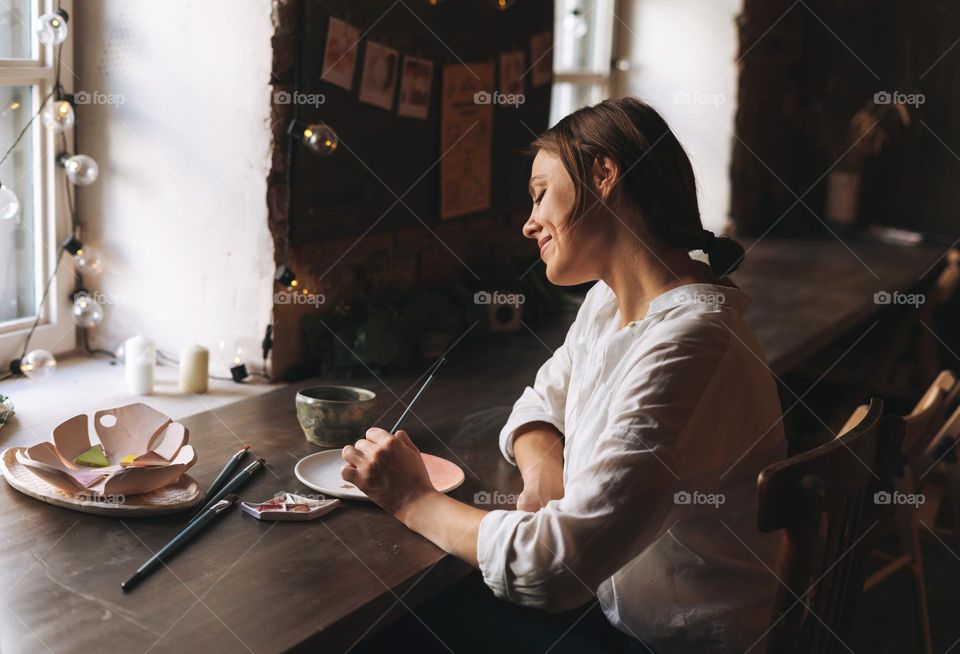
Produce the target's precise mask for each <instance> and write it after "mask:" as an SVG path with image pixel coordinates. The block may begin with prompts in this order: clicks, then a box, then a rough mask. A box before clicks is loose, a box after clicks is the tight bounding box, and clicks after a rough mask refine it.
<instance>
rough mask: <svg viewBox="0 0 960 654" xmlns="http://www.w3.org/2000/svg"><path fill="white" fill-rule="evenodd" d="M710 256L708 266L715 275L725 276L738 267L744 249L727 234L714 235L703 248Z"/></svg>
mask: <svg viewBox="0 0 960 654" xmlns="http://www.w3.org/2000/svg"><path fill="white" fill-rule="evenodd" d="M704 251H705V252H706V253H707V256H708V257H709V258H710V268H711V269H712V270H713V273H714V274H715V275H716V276H717V277H726V276H727V275H729V274H730V273H732V272H733V271H735V270H736V269H737V268H739V267H740V264H741V262H742V261H743V257H744V255H745V254H746V251H745V250H744V249H743V246H742V245H740V244H739V243H737V242H736V241H734V240H733V239H732V238H730V237H728V236H714V238H713V240H712V241H711V242H710V244H709V245H707V247H706V248H705V249H704Z"/></svg>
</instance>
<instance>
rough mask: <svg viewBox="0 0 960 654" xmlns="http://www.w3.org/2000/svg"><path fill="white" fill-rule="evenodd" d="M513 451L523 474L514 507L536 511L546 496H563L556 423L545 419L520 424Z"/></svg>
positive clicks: (558, 435) (553, 497)
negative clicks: (550, 422)
mask: <svg viewBox="0 0 960 654" xmlns="http://www.w3.org/2000/svg"><path fill="white" fill-rule="evenodd" d="M513 453H514V455H515V458H516V460H517V467H519V468H520V476H521V477H522V478H523V492H521V493H520V497H518V498H517V509H518V510H520V511H539V510H540V509H541V508H543V507H544V506H545V505H546V504H547V502H549V501H550V500H558V499H560V498H561V497H563V444H562V436H561V434H560V432H559V431H558V430H557V428H556V427H554V426H553V425H551V424H548V423H545V422H531V423H529V424H526V425H524V426H523V427H520V428H519V429H518V430H517V433H516V435H515V437H514V440H513Z"/></svg>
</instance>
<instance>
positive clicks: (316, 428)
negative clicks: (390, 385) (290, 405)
mask: <svg viewBox="0 0 960 654" xmlns="http://www.w3.org/2000/svg"><path fill="white" fill-rule="evenodd" d="M376 399H377V394H376V393H374V392H373V391H368V390H367V389H365V388H357V387H355V386H315V387H313V388H304V389H303V390H301V391H300V392H299V393H297V420H299V421H300V426H301V427H302V428H303V434H304V436H306V437H307V440H308V441H310V442H311V443H313V444H315V445H320V446H321V447H343V446H344V445H349V444H351V443H355V442H356V441H358V440H359V439H361V438H362V437H363V434H364V432H366V430H367V429H368V428H369V427H370V426H371V425H372V424H373V421H374V420H375V419H376V415H375V414H374V411H375V410H376V407H377V402H376Z"/></svg>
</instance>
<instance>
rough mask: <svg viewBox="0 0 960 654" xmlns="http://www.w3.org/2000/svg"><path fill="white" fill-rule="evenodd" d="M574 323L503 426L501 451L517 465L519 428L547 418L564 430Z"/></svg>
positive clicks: (559, 429)
mask: <svg viewBox="0 0 960 654" xmlns="http://www.w3.org/2000/svg"><path fill="white" fill-rule="evenodd" d="M572 332H573V327H571V328H570V331H569V332H567V338H566V340H564V343H563V345H561V346H560V347H559V348H558V349H557V351H556V352H554V353H553V356H551V357H550V358H549V359H547V361H546V363H544V364H543V365H542V366H540V370H538V371H537V377H536V379H535V380H534V383H533V386H527V387H526V388H525V389H524V390H523V394H522V395H520V399H518V400H517V401H516V402H515V403H514V405H513V411H511V412H510V416H509V417H508V418H507V422H506V424H504V426H503V429H501V430H500V451H501V452H503V456H504V457H505V458H506V459H507V461H509V462H510V463H512V464H513V465H517V461H516V459H515V458H514V455H513V439H514V437H515V436H516V432H517V429H518V428H520V427H522V426H523V425H526V424H528V423H531V422H546V423H549V424H551V425H553V426H554V427H556V428H557V430H558V431H559V432H560V433H561V434H562V433H563V431H564V428H563V423H564V412H565V410H566V404H567V388H568V386H569V384H570V369H571V366H572V359H571V356H570V345H569V343H570V339H571V333H572Z"/></svg>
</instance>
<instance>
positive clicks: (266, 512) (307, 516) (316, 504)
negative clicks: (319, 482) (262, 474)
mask: <svg viewBox="0 0 960 654" xmlns="http://www.w3.org/2000/svg"><path fill="white" fill-rule="evenodd" d="M338 506H340V500H327V499H323V500H318V499H314V498H312V497H304V496H303V495H295V494H294V493H280V494H278V495H277V496H276V497H274V498H273V499H271V500H267V501H266V502H258V503H253V502H241V503H240V508H241V509H242V510H243V512H244V513H247V514H249V515H252V516H253V517H254V518H256V519H257V520H297V521H301V520H313V519H314V518H319V517H320V516H322V515H326V514H328V513H330V512H331V511H333V510H334V509H335V508H337V507H338Z"/></svg>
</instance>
